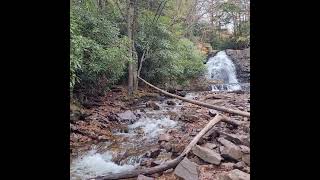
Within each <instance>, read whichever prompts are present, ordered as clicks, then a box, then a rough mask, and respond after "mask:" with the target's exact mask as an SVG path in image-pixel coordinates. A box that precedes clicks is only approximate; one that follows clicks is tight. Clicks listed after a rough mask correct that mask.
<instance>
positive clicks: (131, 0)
mask: <svg viewBox="0 0 320 180" xmlns="http://www.w3.org/2000/svg"><path fill="white" fill-rule="evenodd" d="M133 5H134V0H127V12H128V13H127V14H128V19H127V28H128V38H129V41H130V45H129V57H130V59H131V60H130V61H129V63H128V94H129V95H132V94H133V61H132V59H133V46H134V43H133V39H132V24H133V13H134V8H133Z"/></svg>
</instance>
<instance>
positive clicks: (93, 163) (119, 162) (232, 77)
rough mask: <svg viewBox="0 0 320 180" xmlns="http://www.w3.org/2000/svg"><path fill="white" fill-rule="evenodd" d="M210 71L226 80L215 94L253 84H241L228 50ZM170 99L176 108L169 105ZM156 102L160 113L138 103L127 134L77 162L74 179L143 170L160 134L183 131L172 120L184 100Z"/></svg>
mask: <svg viewBox="0 0 320 180" xmlns="http://www.w3.org/2000/svg"><path fill="white" fill-rule="evenodd" d="M207 68H208V74H207V78H209V79H214V80H220V81H223V83H222V84H219V85H212V91H216V92H219V91H223V92H227V93H229V92H231V93H232V91H237V90H245V91H248V89H250V84H249V83H239V82H238V80H237V78H236V74H235V66H234V64H233V63H232V61H231V60H230V59H229V58H228V57H227V55H226V53H225V52H224V51H220V52H219V53H217V55H216V56H214V57H212V58H210V59H209V61H208V62H207ZM200 93H201V92H200ZM197 96H199V93H196V92H189V93H188V94H187V95H186V98H190V99H194V98H196V97H197ZM169 100H170V101H173V102H174V103H175V104H176V105H174V106H172V105H168V103H167V101H169ZM155 102H156V103H157V104H158V105H159V107H160V109H159V110H153V109H151V108H144V106H145V103H142V104H138V105H137V106H136V107H137V108H135V107H131V109H133V110H132V111H131V112H132V113H133V114H134V115H133V116H134V117H136V118H135V119H134V120H133V121H132V123H130V124H129V125H128V129H127V131H126V132H121V131H117V130H115V131H114V132H113V133H114V135H115V137H116V138H115V140H114V141H111V142H102V143H99V144H96V145H94V146H92V148H91V150H90V151H88V152H85V153H84V154H82V155H80V156H78V157H77V158H75V159H73V160H72V162H71V167H70V174H71V177H70V179H72V180H82V179H88V178H93V177H96V176H102V175H107V174H109V173H119V172H123V171H128V170H132V169H135V168H140V163H142V161H143V160H144V157H146V156H148V152H150V150H152V149H153V148H156V146H157V145H158V138H159V135H160V134H162V133H166V132H168V131H170V130H179V129H180V128H181V127H182V126H183V123H184V122H182V121H178V120H176V119H170V117H171V116H170V113H172V112H175V113H178V114H179V113H180V114H181V108H182V107H183V103H182V101H180V100H177V99H165V100H162V101H155ZM161 155H163V156H161ZM161 157H163V158H162V160H168V158H169V159H170V158H172V154H168V153H167V154H166V152H165V151H161V152H160V155H159V156H158V158H160V159H161Z"/></svg>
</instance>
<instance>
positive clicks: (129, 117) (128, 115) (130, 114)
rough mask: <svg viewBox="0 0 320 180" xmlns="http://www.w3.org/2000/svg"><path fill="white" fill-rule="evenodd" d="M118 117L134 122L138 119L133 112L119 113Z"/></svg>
mask: <svg viewBox="0 0 320 180" xmlns="http://www.w3.org/2000/svg"><path fill="white" fill-rule="evenodd" d="M117 115H118V117H119V118H120V119H121V120H132V119H136V118H137V117H136V115H134V114H133V112H132V111H130V110H127V111H125V112H122V113H118V114H117Z"/></svg>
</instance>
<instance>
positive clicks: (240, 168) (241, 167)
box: [233, 161, 246, 170]
mask: <svg viewBox="0 0 320 180" xmlns="http://www.w3.org/2000/svg"><path fill="white" fill-rule="evenodd" d="M245 167H246V164H245V163H244V162H242V161H240V162H237V163H236V164H234V166H233V168H234V169H239V170H243V169H244V168H245Z"/></svg>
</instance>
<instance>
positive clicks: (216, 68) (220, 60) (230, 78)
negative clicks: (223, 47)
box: [207, 51, 241, 91]
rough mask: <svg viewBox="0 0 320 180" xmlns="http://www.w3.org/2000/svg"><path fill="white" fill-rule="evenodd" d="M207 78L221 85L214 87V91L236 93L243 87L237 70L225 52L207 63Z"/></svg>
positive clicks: (219, 53)
mask: <svg viewBox="0 0 320 180" xmlns="http://www.w3.org/2000/svg"><path fill="white" fill-rule="evenodd" d="M207 69H208V74H207V78H208V79H211V80H217V81H219V82H221V83H219V84H215V85H212V91H236V90H241V86H240V84H239V82H238V79H237V76H236V68H235V66H234V64H233V62H232V61H231V60H230V58H229V57H228V56H227V54H226V52H225V51H220V52H218V53H217V54H216V55H215V56H214V57H211V58H209V60H208V62H207Z"/></svg>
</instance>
